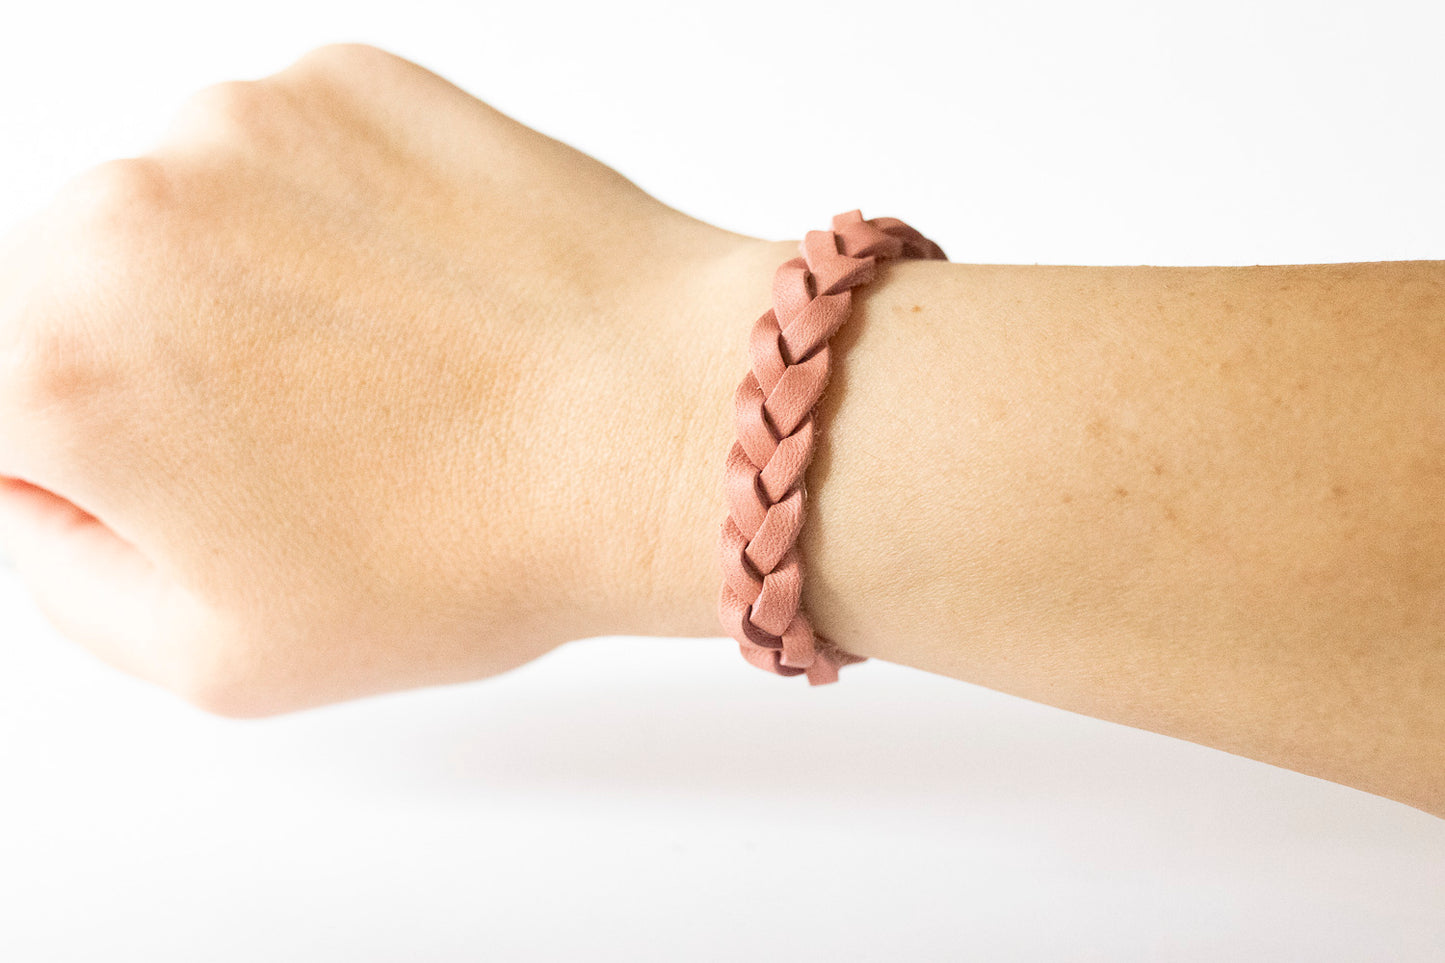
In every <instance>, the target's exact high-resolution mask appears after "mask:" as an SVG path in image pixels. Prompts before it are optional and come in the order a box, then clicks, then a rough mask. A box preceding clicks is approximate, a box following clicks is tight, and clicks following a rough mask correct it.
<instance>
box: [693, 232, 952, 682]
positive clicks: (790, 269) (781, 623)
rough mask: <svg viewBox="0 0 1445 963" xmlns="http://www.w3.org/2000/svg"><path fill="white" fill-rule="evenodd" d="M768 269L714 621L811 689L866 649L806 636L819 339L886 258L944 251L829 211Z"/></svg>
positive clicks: (732, 461) (759, 659)
mask: <svg viewBox="0 0 1445 963" xmlns="http://www.w3.org/2000/svg"><path fill="white" fill-rule="evenodd" d="M798 250H799V252H800V254H801V255H802V256H801V257H795V258H792V259H790V260H788V261H786V262H784V264H783V265H782V266H781V267H779V268H778V270H777V273H776V274H774V275H773V306H772V307H771V308H769V309H768V310H767V311H765V312H764V313H763V315H762V317H760V318H758V320H757V323H756V324H755V325H754V326H753V331H752V336H751V338H750V339H749V341H748V354H749V355H750V356H751V359H752V368H751V369H749V371H748V372H747V373H746V374H744V375H743V380H742V383H740V384H739V385H738V390H737V393H736V394H735V395H734V396H733V408H734V411H735V414H736V419H737V435H738V437H737V440H736V441H734V442H733V445H732V449H731V450H730V451H729V452H728V460H727V468H726V470H725V473H724V477H723V486H724V490H725V492H726V495H727V503H728V517H727V518H726V519H724V521H723V524H722V538H721V541H720V543H719V547H718V556H719V558H720V559H721V561H722V571H723V586H722V592H721V594H720V595H719V597H718V617H719V618H720V619H721V620H722V624H723V627H724V628H726V629H727V631H728V634H729V635H731V636H732V637H733V638H734V639H737V641H738V645H739V647H740V648H741V650H742V655H743V658H745V659H747V660H748V661H749V662H751V663H752V664H753V665H755V666H757V667H758V668H760V669H765V670H767V671H768V672H773V673H776V674H778V675H799V674H800V673H804V672H806V673H807V675H808V684H809V685H823V684H825V683H828V682H837V681H838V669H839V668H841V667H842V666H845V665H850V664H852V663H854V662H863V661H865V659H864V657H862V656H857V655H852V654H851V653H848V652H844V651H843V650H842V649H841V648H839V647H838V646H836V645H834V644H833V643H832V642H829V641H828V640H827V639H825V638H823V637H822V636H819V635H816V634H814V632H813V625H812V622H811V621H809V619H808V617H807V615H805V614H804V612H803V609H802V604H801V603H802V595H803V568H802V561H801V560H800V559H799V557H798V550H797V548H796V543H797V540H798V533H799V532H801V531H802V529H803V516H804V501H805V499H806V497H807V489H806V486H805V484H804V479H803V476H804V474H805V473H806V472H807V470H808V465H809V463H810V462H811V461H812V460H813V440H814V432H815V428H814V424H813V408H814V406H815V405H816V404H817V403H818V399H819V398H820V397H821V396H822V394H823V389H824V387H826V386H827V384H828V375H829V373H830V364H829V353H828V342H829V340H830V339H831V338H832V337H833V334H834V332H836V331H837V330H838V329H839V328H840V327H842V325H843V322H844V321H846V320H848V314H849V312H850V310H851V309H852V306H853V291H852V289H853V288H855V287H858V286H859V285H862V284H867V283H868V282H869V281H871V280H873V276H874V274H875V273H876V271H877V266H878V261H880V260H885V259H888V258H899V257H901V258H926V259H932V260H947V259H948V258H947V256H946V255H945V254H944V253H943V249H942V248H940V247H939V246H938V245H937V244H934V243H933V242H932V241H930V240H929V239H928V238H926V237H924V236H923V235H922V234H920V233H918V232H917V231H915V230H914V229H913V228H911V227H909V226H908V225H907V224H905V223H903V222H902V221H900V220H898V219H897V218H895V217H875V218H872V219H871V220H867V221H865V220H863V214H862V212H861V211H856V210H854V211H848V212H847V213H845V214H839V215H837V216H835V217H834V218H833V229H832V230H831V231H809V232H808V233H807V235H806V236H805V237H804V238H803V240H802V242H801V243H799V245H798Z"/></svg>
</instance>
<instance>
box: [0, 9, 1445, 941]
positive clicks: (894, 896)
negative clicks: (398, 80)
mask: <svg viewBox="0 0 1445 963" xmlns="http://www.w3.org/2000/svg"><path fill="white" fill-rule="evenodd" d="M1436 9H1437V6H1436V5H1434V4H1425V3H1382V2H1371V3H1329V2H1314V3H1271V2H1259V0H1254V2H1248V3H1241V2H1211V3H1191V4H1177V3H1165V2H1152V3H1143V2H1141V3H1107V4H1077V3H1061V2H1056V3H1025V2H1012V0H1011V2H1008V3H1002V2H991V3H987V4H983V3H942V2H932V3H927V2H923V3H920V2H915V3H908V4H900V3H870V4H864V3H856V2H847V3H840V2H829V3H821V2H819V3H802V2H796V0H771V2H766V3H764V2H758V0H742V2H733V3H729V4H705V5H704V4H689V3H681V2H671V3H662V2H656V3H644V2H636V0H627V2H613V3H584V2H565V3H547V2H544V0H533V2H529V3H526V4H522V3H512V4H501V3H478V4H470V3H459V2H445V0H407V2H404V3H402V2H397V3H391V4H370V3H355V2H351V3H341V2H307V0H287V2H275V0H252V2H248V3H245V4H215V3H195V2H189V3H178V2H177V3H165V2H158V0H132V2H128V3H111V4H106V5H103V6H102V5H90V4H78V3H66V2H62V0H51V2H48V3H45V4H40V3H25V4H17V3H15V2H14V0H4V2H3V5H0V138H3V141H0V227H5V226H8V225H9V224H10V223H12V222H13V221H14V220H16V219H18V218H19V217H20V216H21V215H22V214H24V213H26V212H28V211H29V210H31V209H33V208H34V207H36V206H38V205H39V204H41V203H42V202H43V201H44V200H46V199H47V198H48V197H49V195H50V193H51V192H52V191H53V190H54V189H55V188H56V187H58V186H59V184H60V183H61V182H62V181H63V180H64V179H65V178H67V177H69V176H71V175H72V174H74V173H76V172H78V171H79V170H81V169H83V168H85V167H87V166H89V165H91V164H93V163H97V162H99V161H102V160H105V159H107V158H109V157H113V156H119V155H125V154H132V153H139V152H142V151H144V150H145V149H146V148H147V146H148V145H149V143H150V139H151V138H152V137H154V136H155V135H157V134H158V133H159V131H160V129H161V128H162V126H163V124H164V123H165V120H166V118H167V117H168V116H169V114H170V112H171V111H172V110H174V109H175V107H176V106H177V105H178V104H179V102H180V101H181V100H182V99H183V98H184V97H185V96H186V95H187V94H189V93H190V92H192V91H193V90H194V89H196V88H198V87H200V86H203V85H205V84H209V83H214V82H217V81H221V80H227V79H233V78H246V77H256V76H261V75H263V74H266V73H269V72H271V71H273V70H276V69H278V68H280V67H282V66H284V65H285V64H286V63H288V62H289V61H290V60H292V59H293V58H294V57H296V56H297V55H299V54H301V53H302V52H304V51H305V50H306V49H308V48H310V47H312V46H316V45H319V44H321V43H325V42H331V41H345V40H359V41H366V42H370V43H374V44H377V45H379V46H383V47H386V48H388V49H391V50H393V51H395V52H397V53H400V54H402V55H404V56H408V57H410V58H412V59H414V60H417V61H418V62H420V63H422V64H423V65H425V66H427V67H430V68H431V69H433V70H436V71H437V72H439V73H441V74H443V75H444V76H446V77H448V78H449V79H451V80H453V81H454V82H456V83H458V84H459V85H461V86H462V87H464V88H466V89H468V90H470V91H472V92H473V93H475V94H477V95H478V96H480V97H482V98H483V99H485V100H487V101H488V102H490V103H491V104H492V105H493V106H496V107H498V108H499V109H501V110H503V111H505V112H507V113H510V114H511V115H512V116H514V117H516V118H517V119H519V120H521V121H522V122H524V123H527V124H529V125H531V126H533V127H536V128H538V129H540V130H542V131H544V132H546V133H548V134H550V135H552V136H554V137H558V138H560V139H562V140H565V141H567V142H568V143H570V144H573V145H574V146H576V147H578V148H580V149H582V150H584V151H586V152H588V153H591V154H593V155H594V156H597V157H599V158H600V159H602V160H603V161H605V162H607V163H609V164H611V165H613V166H614V167H617V168H618V169H619V170H621V171H622V172H623V173H624V174H626V175H627V176H628V177H630V178H632V179H633V180H634V181H636V182H637V183H638V184H639V185H641V186H642V187H644V188H645V189H647V190H649V191H651V192H653V193H654V194H656V195H657V196H658V197H660V198H661V199H662V200H664V201H666V202H667V203H669V204H671V205H673V206H675V207H679V208H681V209H682V210H684V211H686V212H688V213H690V214H693V215H695V216H697V217H700V218H703V219H705V220H710V221H712V222H714V223H716V224H719V225H720V226H723V227H726V228H728V229H730V230H735V231H739V232H741V233H747V234H752V235H755V236H759V237H768V238H774V239H777V238H798V237H801V236H802V234H803V232H805V231H807V230H810V229H813V228H818V227H823V226H826V224H827V223H828V219H829V218H830V217H831V216H832V215H833V214H835V213H838V212H840V211H843V210H848V209H851V208H854V207H858V208H861V209H862V211H863V214H864V216H865V217H875V216H880V215H890V216H896V217H902V218H903V219H905V220H907V221H908V222H909V223H911V224H913V225H914V226H915V227H917V228H919V229H920V230H922V231H923V232H924V233H925V234H927V235H929V236H930V237H932V238H934V239H935V240H937V241H938V242H939V243H940V244H941V245H942V246H943V247H944V249H945V250H946V251H947V252H948V254H949V256H950V258H951V259H953V260H955V261H971V262H998V263H1035V262H1038V263H1056V264H1057V263H1063V264H1258V263H1304V262H1319V261H1372V260H1395V259H1445V135H1442V121H1445V110H1442V94H1445V83H1442V68H1441V54H1442V40H1445V16H1442V15H1441V14H1439V13H1436V12H1434V11H1435V10H1436ZM845 155H846V158H847V159H844V157H845ZM819 160H821V161H823V164H822V167H821V170H818V171H815V172H812V173H809V174H807V175H806V176H805V175H804V174H803V171H804V169H805V166H816V164H815V162H817V161H819ZM747 323H748V322H747V321H746V320H745V319H739V324H740V325H744V326H745V325H746V324H747ZM739 330H740V331H742V330H743V328H740V329H739ZM740 336H741V335H740ZM0 959H3V960H5V961H7V963H9V961H14V963H38V961H66V963H69V961H82V960H84V961H91V960H106V961H116V963H124V961H147V963H181V961H185V963H194V961H212V963H231V961H242V960H246V961H250V960H267V961H273V960H274V961H307V963H322V961H350V963H367V961H383V960H385V961H390V960H397V961H402V960H405V961H414V960H499V961H511V960H517V961H530V960H569V961H572V960H576V961H591V960H598V961H604V960H605V961H610V960H618V961H624V960H625V961H652V960H658V961H663V960H666V961H674V960H676V961H682V960H687V961H691V960H749V961H772V960H780V961H781V960H806V961H811V960H818V961H854V960H858V961H862V960H879V961H890V963H891V961H932V960H988V961H1009V960H1038V961H1061V960H1100V961H1105V960H1107V961H1134V960H1138V961H1146V960H1147V961H1171V960H1179V961H1193V960H1199V961H1205V960H1209V961H1219V960H1242V961H1273V960H1309V961H1317V963H1322V961H1344V960H1350V961H1355V960H1360V961H1363V960H1370V961H1377V960H1390V961H1437V963H1438V961H1440V960H1445V820H1439V819H1434V818H1432V817H1429V816H1426V815H1425V814H1423V813H1420V812H1418V811H1416V810H1413V809H1410V808H1408V807H1405V806H1403V805H1400V804H1398V803H1394V802H1390V801H1387V800H1384V799H1380V798H1378V797H1374V796H1370V795H1367V794H1365V793H1361V792H1358V791H1355V790H1352V789H1348V788H1345V787H1342V786H1339V785H1336V784H1333V783H1329V782H1325V781H1322V780H1318V779H1314V778H1311V777H1308V776H1303V775H1300V774H1297V773H1291V772H1288V771H1285V770H1281V769H1276V768H1273V767H1270V766H1266V765H1263V764H1260V763H1256V762H1252V761H1249V760H1245V759H1241V758H1238V757H1235V756H1230V755H1227V754H1225V753H1221V752H1218V751H1215V750H1211V749H1207V748H1204V747H1201V746H1197V745H1194V744H1191V743H1186V742H1182V741H1178V740H1173V739H1168V738H1165V737H1163V736H1157V735H1154V734H1151V733H1147V732H1143V731H1141V730H1137V729H1131V728H1128V727H1124V726H1119V725H1115V724H1111V723H1105V722H1100V721H1097V720H1093V719H1088V718H1085V717H1082V716H1078V715H1074V714H1071V713H1067V712H1064V711H1062V710H1058V709H1053V708H1049V707H1045V706H1041V705H1038V704H1036V703H1031V702H1027V701H1024V700H1021V699H1017V698H1014V697H1010V696H1005V695H1001V694H999V693H996V692H992V691H990V690H987V689H983V688H980V687H976V686H970V685H966V684H964V683H960V682H955V681H951V680H948V679H944V678H941V677H935V676H929V675H926V674H924V673H920V672H916V671H913V670H908V669H904V668H901V667H897V666H890V665H886V664H882V663H878V662H876V661H875V662H871V663H868V664H866V665H862V666H855V667H852V668H849V669H845V670H844V681H843V683H842V684H840V685H837V686H829V687H822V688H819V689H816V690H811V689H808V688H807V687H806V686H805V685H804V684H802V681H801V680H799V679H782V678H779V677H774V676H768V675H765V674H764V673H761V672H758V671H757V670H756V669H753V668H752V667H750V666H748V665H746V664H745V663H744V662H743V661H742V659H741V658H740V657H739V656H738V655H737V651H736V646H735V644H734V643H733V642H732V641H731V640H730V639H727V638H725V637H723V636H722V633H721V629H719V637H718V638H717V639H711V640H704V639H687V640H678V639H611V638H609V639H595V640H587V641H580V642H577V643H574V644H571V645H568V646H564V647H563V648H562V649H560V650H558V651H556V652H554V653H553V654H551V655H549V656H547V657H545V658H543V659H541V660H539V661H537V662H535V663H532V664H530V665H528V666H526V667H524V668H522V669H519V670H517V671H515V672H513V673H509V674H507V675H504V676H502V677H498V678H495V679H491V680H487V681H483V682H478V683H474V684H469V685H463V686H451V687H446V688H441V689H432V690H427V691H421V692H411V693H404V694H395V695H389V696H382V697H377V698H373V699H368V700H363V701H359V702H352V703H347V704H343V705H338V706H331V707H327V708H324V709H317V710H313V711H311V712H305V713H299V714H294V715H290V716H284V717H279V718H275V719H268V720H261V721H247V722H237V721H230V720H223V719H217V718H213V717H210V716H206V715H204V714H202V713H200V712H198V711H196V710H192V709H191V708H189V707H188V706H187V705H185V704H184V703H181V702H180V701H179V700H177V699H175V698H174V697H172V696H170V695H169V694H167V693H165V692H162V691H161V690H159V689H155V688H153V687H150V686H149V685H146V684H144V683H140V682H136V681H134V680H131V679H129V678H128V677H125V676H122V675H120V674H119V673H117V672H115V671H114V670H111V669H110V668H109V667H107V666H105V665H103V664H101V663H99V662H98V661H96V660H95V659H93V658H92V657H90V656H89V655H88V654H87V653H85V652H84V651H83V650H81V649H79V648H78V647H77V646H75V645H74V644H73V643H71V642H69V641H68V640H66V639H65V638H63V637H61V636H60V635H58V634H57V633H55V632H54V631H53V630H51V629H50V628H49V627H48V625H47V624H46V623H45V621H44V620H43V618H42V617H41V616H40V615H39V613H38V612H37V611H36V610H35V608H34V607H33V605H32V603H31V601H30V599H29V597H28V596H27V595H26V594H25V593H24V591H23V587H22V586H21V585H20V584H19V583H18V582H17V581H16V580H15V578H14V577H13V574H12V573H10V571H9V570H8V569H3V568H0Z"/></svg>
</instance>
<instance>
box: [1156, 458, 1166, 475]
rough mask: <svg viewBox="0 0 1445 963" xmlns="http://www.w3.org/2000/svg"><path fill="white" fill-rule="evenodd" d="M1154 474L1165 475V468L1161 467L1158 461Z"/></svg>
mask: <svg viewBox="0 0 1445 963" xmlns="http://www.w3.org/2000/svg"><path fill="white" fill-rule="evenodd" d="M1154 474H1156V475H1162V474H1164V466H1163V465H1161V464H1159V463H1158V462H1157V461H1156V462H1155V463H1154Z"/></svg>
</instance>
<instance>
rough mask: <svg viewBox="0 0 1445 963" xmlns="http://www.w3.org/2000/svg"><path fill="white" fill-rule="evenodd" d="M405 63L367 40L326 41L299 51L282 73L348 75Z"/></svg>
mask: <svg viewBox="0 0 1445 963" xmlns="http://www.w3.org/2000/svg"><path fill="white" fill-rule="evenodd" d="M399 63H405V61H404V60H402V58H400V57H398V56H397V55H396V54H393V53H390V52H388V51H385V50H382V49H381V48H380V47H373V46H372V45H371V44H366V43H329V44H324V45H322V46H320V47H315V48H313V49H311V50H308V51H307V52H306V53H304V54H302V55H301V56H300V57H298V58H297V59H296V61H295V62H294V63H292V64H291V65H290V66H289V67H287V68H286V70H284V71H282V73H288V72H289V73H291V74H295V75H317V74H320V75H325V76H333V77H335V76H342V77H345V76H349V75H352V74H357V73H362V74H365V73H370V72H372V71H375V70H384V69H388V68H389V67H393V66H395V65H396V64H399Z"/></svg>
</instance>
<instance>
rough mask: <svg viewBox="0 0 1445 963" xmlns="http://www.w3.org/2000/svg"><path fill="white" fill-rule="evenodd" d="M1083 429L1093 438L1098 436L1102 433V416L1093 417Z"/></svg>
mask: <svg viewBox="0 0 1445 963" xmlns="http://www.w3.org/2000/svg"><path fill="white" fill-rule="evenodd" d="M1085 430H1086V431H1088V433H1089V434H1091V435H1093V436H1094V437H1095V438H1098V437H1099V436H1100V435H1102V434H1103V433H1104V420H1103V419H1102V418H1095V419H1094V420H1093V421H1091V422H1089V424H1088V425H1087V426H1085Z"/></svg>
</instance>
